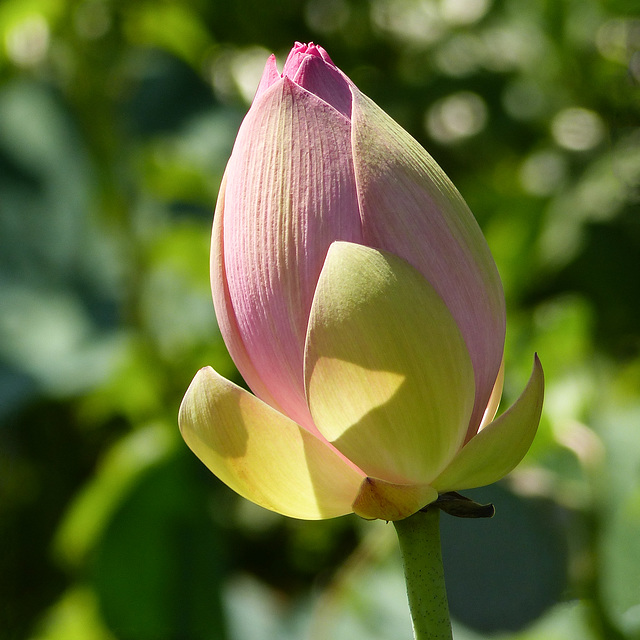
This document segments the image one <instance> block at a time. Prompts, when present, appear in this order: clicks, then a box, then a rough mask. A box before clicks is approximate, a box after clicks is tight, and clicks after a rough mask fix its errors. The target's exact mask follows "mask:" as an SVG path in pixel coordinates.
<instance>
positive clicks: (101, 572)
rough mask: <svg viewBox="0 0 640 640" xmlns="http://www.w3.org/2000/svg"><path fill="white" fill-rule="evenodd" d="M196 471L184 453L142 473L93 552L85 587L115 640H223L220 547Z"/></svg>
mask: <svg viewBox="0 0 640 640" xmlns="http://www.w3.org/2000/svg"><path fill="white" fill-rule="evenodd" d="M196 468H197V467H194V466H193V461H192V460H191V458H187V457H186V451H181V452H180V455H176V456H173V457H172V458H170V459H167V460H165V461H164V462H163V463H161V464H157V465H155V466H153V467H150V468H149V469H148V470H147V472H146V473H145V474H143V475H141V476H139V477H138V479H137V483H136V485H135V487H132V490H130V491H129V492H128V494H127V496H126V497H125V498H124V499H123V500H121V502H120V504H119V505H118V509H117V511H116V512H115V513H114V515H113V517H112V519H111V521H110V522H109V525H108V527H107V529H106V530H105V531H104V535H103V536H102V538H101V540H100V543H99V544H98V547H97V548H96V549H95V556H94V560H93V562H92V581H93V584H94V585H95V589H96V592H97V595H98V600H99V604H100V610H101V611H102V614H103V616H104V619H105V621H106V622H107V625H108V626H109V627H110V628H112V629H114V630H115V631H116V632H117V634H118V638H119V640H162V639H163V638H166V639H167V640H169V639H170V638H176V637H179V638H184V640H210V639H211V638H220V639H221V640H222V639H223V638H225V637H226V632H225V623H224V619H223V615H222V605H221V595H220V593H221V580H222V576H223V570H224V566H225V560H224V555H223V554H224V548H223V547H222V545H221V543H222V541H221V539H220V536H219V533H218V532H216V530H215V529H214V528H213V527H212V522H211V520H210V519H209V518H208V517H207V514H208V510H209V508H211V507H210V505H209V503H208V496H207V493H206V491H205V490H204V483H203V482H202V478H201V477H200V476H199V474H194V473H193V470H194V469H196ZM197 469H198V471H200V469H199V468H197Z"/></svg>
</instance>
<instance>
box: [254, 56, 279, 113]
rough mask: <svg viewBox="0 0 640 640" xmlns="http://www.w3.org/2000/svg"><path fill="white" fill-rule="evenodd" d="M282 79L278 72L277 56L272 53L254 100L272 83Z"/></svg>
mask: <svg viewBox="0 0 640 640" xmlns="http://www.w3.org/2000/svg"><path fill="white" fill-rule="evenodd" d="M279 79H280V74H279V73H278V67H277V66H276V57H275V56H274V55H273V54H271V55H270V56H269V58H268V60H267V63H266V64H265V65H264V71H263V72H262V78H260V84H259V85H258V89H257V90H256V95H255V97H254V99H253V100H254V102H255V100H256V98H258V97H259V96H261V95H262V94H263V93H264V92H265V91H266V90H267V89H268V88H269V87H270V86H271V85H272V84H275V83H276V82H277V81H278V80H279Z"/></svg>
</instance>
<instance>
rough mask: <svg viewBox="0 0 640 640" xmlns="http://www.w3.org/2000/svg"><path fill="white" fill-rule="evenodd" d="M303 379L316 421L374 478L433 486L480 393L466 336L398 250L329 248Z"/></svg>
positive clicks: (313, 312) (458, 442)
mask: <svg viewBox="0 0 640 640" xmlns="http://www.w3.org/2000/svg"><path fill="white" fill-rule="evenodd" d="M305 376H306V381H307V395H308V399H309V406H310V408H311V413H312V415H313V417H314V420H315V422H316V424H317V426H318V428H319V429H320V431H321V432H322V434H323V435H324V436H325V437H326V438H327V439H328V440H329V441H331V442H333V444H334V445H335V446H336V448H337V449H338V450H339V451H341V452H342V453H343V454H344V455H345V456H346V457H347V458H349V459H350V460H352V461H353V462H354V463H355V464H356V465H358V467H360V468H361V469H362V470H363V471H364V472H365V473H366V474H367V475H368V476H371V477H374V478H378V479H381V480H385V481H387V482H390V483H396V484H428V483H429V482H430V481H431V480H432V479H433V478H434V477H435V476H436V475H437V474H438V473H439V472H440V471H441V470H442V469H443V468H444V466H445V465H446V464H447V463H448V462H449V460H450V459H451V458H452V457H453V456H454V455H455V453H456V451H457V450H458V449H459V448H460V447H461V446H462V443H463V440H464V437H465V434H466V428H467V423H468V420H469V415H470V414H471V408H472V406H473V397H474V383H473V369H472V367H471V361H470V359H469V354H468V352H467V349H466V346H465V343H464V340H463V339H462V336H461V335H460V332H459V331H458V328H457V326H456V324H455V322H454V321H453V318H452V317H451V314H450V313H449V310H448V309H447V307H446V305H445V304H444V302H443V301H442V299H441V298H440V297H439V296H438V294H437V293H436V292H435V291H434V289H433V288H432V287H431V285H430V284H429V283H428V282H427V281H426V280H425V279H424V278H423V277H422V276H421V275H420V273H418V271H416V270H415V269H414V268H413V267H411V266H410V265H409V264H408V263H407V262H405V261H404V260H402V259H400V258H398V257H396V256H394V255H392V254H388V253H386V252H380V251H377V250H375V249H371V248H369V247H364V246H362V245H356V244H351V243H347V242H336V243H334V244H333V245H332V246H331V248H330V249H329V253H328V255H327V260H326V263H325V265H324V268H323V270H322V274H321V275H320V280H319V282H318V288H317V290H316V295H315V298H314V301H313V307H312V310H311V317H310V320H309V333H308V335H307V346H306V355H305Z"/></svg>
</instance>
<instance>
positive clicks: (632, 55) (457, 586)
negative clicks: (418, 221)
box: [0, 0, 640, 640]
mask: <svg viewBox="0 0 640 640" xmlns="http://www.w3.org/2000/svg"><path fill="white" fill-rule="evenodd" d="M634 11H635V15H634ZM639 25H640V15H638V11H637V6H636V3H633V2H629V1H628V0H558V1H556V2H545V1H544V0H534V1H531V2H520V1H519V0H504V1H502V2H497V1H496V2H493V3H492V2H490V0H473V1H466V2H463V1H457V0H327V1H326V2H314V1H313V0H310V1H309V2H305V3H299V2H292V1H287V2H280V3H265V2H258V1H257V0H241V1H237V2H226V1H225V2H223V1H221V0H216V1H207V2H205V1H204V0H172V1H170V0H156V1H154V2H146V1H145V2H126V1H125V0H28V1H25V0H4V1H3V2H2V3H1V4H0V35H1V36H2V38H1V42H2V47H0V114H1V115H0V300H1V304H0V549H1V550H2V551H0V639H1V640H5V638H6V639H7V640H23V639H32V640H62V639H64V640H75V639H78V640H80V639H82V640H129V639H131V640H147V639H149V640H151V639H154V640H163V639H167V640H169V639H170V638H181V639H193V640H209V639H211V640H216V639H218V638H221V639H225V638H229V639H230V640H244V639H245V638H252V639H258V640H260V639H262V638H265V639H267V638H269V639H273V638H278V639H285V640H286V639H287V638H300V637H313V638H323V639H324V638H327V637H331V638H336V639H340V638H349V639H350V640H351V639H353V640H357V639H358V638H361V637H362V638H364V637H367V638H379V639H380V640H383V639H385V638H394V639H395V638H397V637H405V636H406V637H409V634H410V629H409V626H408V621H409V617H408V611H407V610H406V600H405V594H404V586H403V582H402V576H401V573H400V572H401V567H400V560H399V556H398V554H397V549H396V547H397V544H396V543H395V541H394V540H393V535H392V530H391V528H389V527H385V525H384V524H383V523H364V522H360V521H358V519H357V518H355V517H351V518H342V519H338V520H335V521H328V522H322V523H308V522H296V521H287V520H284V519H281V518H278V517H276V516H274V515H273V514H270V513H267V512H264V511H263V510H260V509H259V508H257V507H254V506H253V505H250V504H248V503H246V502H244V501H242V500H240V499H239V498H237V497H236V496H234V495H233V494H231V493H230V492H229V491H227V490H226V488H224V487H223V486H221V485H220V483H219V482H217V480H216V479H215V478H213V477H211V476H210V475H209V474H207V473H206V471H205V470H204V469H203V468H202V467H201V465H200V463H199V462H198V461H197V460H196V459H195V457H193V456H192V455H191V454H190V453H189V452H188V451H187V450H186V447H185V446H184V444H183V443H182V441H181V440H180V438H179V435H178V434H177V426H176V414H177V408H178V405H179V402H180V399H181V397H182V394H183V392H184V390H185V389H186V387H187V385H188V383H189V381H190V380H191V377H192V376H193V374H194V373H195V371H196V370H197V369H198V368H199V367H200V366H203V365H205V364H211V365H213V366H214V367H215V368H216V369H217V370H218V371H219V372H220V373H221V374H223V375H224V376H226V377H232V378H235V379H236V380H237V381H239V382H240V380H239V378H238V374H237V372H235V369H234V367H233V363H232V362H231V361H230V359H229V356H228V355H227V353H226V350H225V347H224V344H223V343H222V341H221V338H220V335H219V333H218V331H217V328H216V323H215V317H214V314H213V309H212V305H211V302H210V293H209V285H208V266H207V264H208V242H209V234H210V224H211V217H212V212H213V204H214V201H215V197H216V193H217V188H218V185H219V183H220V179H221V176H222V172H223V170H224V166H225V162H226V159H227V157H228V154H229V152H230V149H231V146H232V144H233V140H234V137H235V133H236V131H237V127H238V125H239V123H240V121H241V118H242V116H243V113H244V112H245V110H246V108H247V105H248V102H249V101H250V100H251V97H252V95H253V91H254V90H255V86H256V83H257V79H258V77H259V74H260V71H261V68H262V65H263V64H264V61H265V59H266V57H267V55H268V54H269V53H271V52H272V51H273V52H276V53H277V54H278V56H279V61H280V63H281V62H282V59H283V56H284V55H286V52H287V51H288V49H289V48H290V46H291V45H292V43H293V41H294V40H301V41H306V40H314V41H318V42H320V43H321V44H322V45H323V46H324V47H325V48H326V49H327V50H328V51H329V52H330V54H331V56H332V57H333V59H334V61H335V62H336V63H337V64H338V65H339V66H340V67H341V68H342V69H343V70H344V71H345V72H347V73H348V74H349V75H350V76H351V77H352V79H353V80H354V81H355V82H356V83H357V84H359V86H360V87H361V88H362V90H363V91H365V92H366V93H367V94H369V95H370V96H371V97H372V98H373V99H374V100H376V101H377V102H378V103H379V104H380V105H381V106H382V107H383V108H384V109H385V110H387V111H388V112H389V113H391V114H392V115H393V116H394V117H395V118H396V119H397V120H398V121H399V122H400V123H401V124H402V125H403V126H404V127H405V128H407V129H408V130H410V131H411V132H412V134H413V135H414V136H415V137H416V138H418V139H419V140H420V142H421V143H422V144H424V145H425V146H426V147H427V149H429V150H430V152H431V153H432V155H434V157H435V158H436V160H437V161H438V162H439V163H440V164H441V165H442V166H443V168H444V169H445V171H446V172H447V173H448V174H449V175H450V177H451V178H452V179H453V181H454V182H455V183H456V185H457V186H458V187H459V189H460V190H461V192H462V193H463V195H464V196H465V198H466V199H467V201H468V202H469V204H470V206H471V208H472V210H473V211H474V213H475V214H476V216H477V217H478V219H479V221H480V223H481V225H482V227H483V229H484V231H485V234H486V236H487V238H488V241H489V244H490V246H491V248H492V251H493V252H494V255H495V257H496V261H497V263H498V267H499V269H500V272H501V274H502V277H503V280H504V284H505V289H506V293H507V303H508V306H509V330H508V331H509V333H508V343H507V351H506V353H507V367H506V389H505V403H506V402H507V401H509V402H510V401H512V400H513V399H514V398H515V397H517V395H518V393H519V391H520V390H521V388H522V386H523V385H524V382H525V380H526V378H527V376H528V374H529V369H530V366H531V362H530V354H531V352H532V351H534V350H537V351H538V352H539V354H540V358H541V360H542V362H543V364H544V366H545V371H546V374H547V383H548V387H547V398H546V405H545V413H544V417H543V424H542V426H541V429H540V433H539V434H538V437H537V439H536V442H535V444H534V447H533V449H532V451H531V453H530V454H529V456H528V457H527V459H526V460H525V464H524V466H523V467H522V468H520V469H519V470H518V471H517V472H515V473H514V474H513V475H512V476H511V478H510V479H509V480H508V482H505V483H503V484H502V485H500V486H498V487H492V488H490V489H486V490H484V491H485V493H483V494H482V497H483V498H487V499H489V500H493V501H494V502H495V504H496V508H497V515H496V517H495V519H494V520H489V521H472V522H460V521H457V520H453V519H449V518H448V517H447V516H443V541H444V555H445V563H446V565H447V566H446V570H447V579H448V581H449V590H450V597H451V608H452V613H453V615H454V617H455V618H456V620H457V622H458V624H457V626H456V629H455V633H456V638H460V640H465V639H467V640H478V639H479V638H502V639H505V640H506V639H507V638H509V639H519V640H528V639H529V638H531V639H533V638H542V637H544V638H550V639H554V638H558V639H560V638H562V639H565V638H580V639H583V638H587V639H588V640H591V639H593V640H596V639H604V638H606V639H607V640H609V639H614V640H616V639H633V638H638V637H640V613H639V612H640V595H639V591H638V575H640V545H639V542H638V540H639V538H638V535H637V532H638V530H639V528H640V495H639V493H638V486H640V475H639V473H640V472H639V470H640V445H639V442H640V437H639V436H640V324H639V323H638V317H640V277H639V274H638V264H639V257H640V212H639V210H638V203H639V198H640V128H639V124H638V123H639V122H640V107H639V106H638V105H640V99H639V98H640V90H639V88H638V85H639V83H640V67H639V66H638V60H639V58H638V56H639V55H640V40H639V36H638V33H639ZM390 533H391V536H390Z"/></svg>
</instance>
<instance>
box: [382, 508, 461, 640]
mask: <svg viewBox="0 0 640 640" xmlns="http://www.w3.org/2000/svg"><path fill="white" fill-rule="evenodd" d="M439 520H440V510H439V509H428V510H427V511H418V512H417V513H415V514H413V515H412V516H410V517H409V518H406V519H404V520H397V521H396V522H394V523H393V524H394V525H395V528H396V532H397V533H398V540H399V541H400V550H401V551H402V559H403V561H404V573H405V578H406V581H407V595H408V596H409V609H410V610H411V618H412V620H413V631H414V634H415V640H452V637H453V636H452V635H451V621H450V620H449V605H448V603H447V591H446V589H445V585H444V570H443V568H442V553H441V551H440V527H439Z"/></svg>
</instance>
